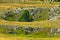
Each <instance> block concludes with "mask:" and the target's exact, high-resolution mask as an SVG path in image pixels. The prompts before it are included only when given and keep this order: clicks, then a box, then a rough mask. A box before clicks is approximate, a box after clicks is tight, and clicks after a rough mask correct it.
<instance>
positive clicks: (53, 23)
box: [0, 20, 60, 28]
mask: <svg viewBox="0 0 60 40" xmlns="http://www.w3.org/2000/svg"><path fill="white" fill-rule="evenodd" d="M2 24H3V25H17V26H31V27H47V28H55V27H56V28H60V20H55V21H40V22H39V21H37V22H13V21H4V20H0V25H2Z"/></svg>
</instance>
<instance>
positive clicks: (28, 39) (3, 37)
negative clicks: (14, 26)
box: [0, 34, 60, 40]
mask: <svg viewBox="0 0 60 40" xmlns="http://www.w3.org/2000/svg"><path fill="white" fill-rule="evenodd" d="M0 40H60V38H33V37H20V36H13V37H12V36H6V35H4V34H0Z"/></svg>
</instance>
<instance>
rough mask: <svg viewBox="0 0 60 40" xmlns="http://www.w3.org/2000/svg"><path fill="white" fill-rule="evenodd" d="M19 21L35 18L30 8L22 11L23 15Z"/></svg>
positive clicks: (29, 20) (28, 20)
mask: <svg viewBox="0 0 60 40" xmlns="http://www.w3.org/2000/svg"><path fill="white" fill-rule="evenodd" d="M19 21H20V22H31V21H33V18H32V16H31V15H30V13H29V11H28V10H24V11H23V12H22V14H21V16H20V17H19Z"/></svg>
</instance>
